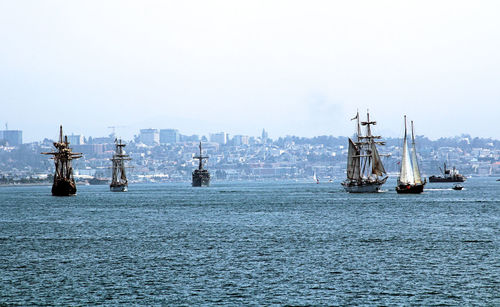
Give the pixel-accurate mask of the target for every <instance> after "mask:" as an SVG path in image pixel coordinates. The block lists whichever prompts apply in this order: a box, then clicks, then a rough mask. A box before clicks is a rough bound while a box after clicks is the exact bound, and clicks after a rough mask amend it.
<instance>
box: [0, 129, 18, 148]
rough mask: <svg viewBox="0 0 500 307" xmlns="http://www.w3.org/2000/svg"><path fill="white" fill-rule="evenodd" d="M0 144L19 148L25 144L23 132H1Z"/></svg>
mask: <svg viewBox="0 0 500 307" xmlns="http://www.w3.org/2000/svg"><path fill="white" fill-rule="evenodd" d="M0 142H1V143H6V144H7V145H9V146H18V145H22V144H23V132H22V131H21V130H3V131H0Z"/></svg>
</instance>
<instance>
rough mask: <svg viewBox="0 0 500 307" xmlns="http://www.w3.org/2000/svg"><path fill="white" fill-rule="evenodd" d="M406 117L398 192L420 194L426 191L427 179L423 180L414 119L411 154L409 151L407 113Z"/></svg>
mask: <svg viewBox="0 0 500 307" xmlns="http://www.w3.org/2000/svg"><path fill="white" fill-rule="evenodd" d="M404 119H405V135H404V139H403V156H402V159H401V170H400V174H399V178H398V185H397V186H396V192H398V193H402V194H403V193H406V194H418V193H422V192H423V191H424V185H425V184H426V181H425V180H424V181H422V177H421V175H420V169H419V167H418V161H417V150H416V148H415V134H414V130H413V121H412V122H411V139H412V142H411V144H412V146H411V154H410V152H409V151H408V139H407V132H406V115H405V117H404Z"/></svg>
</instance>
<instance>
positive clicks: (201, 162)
mask: <svg viewBox="0 0 500 307" xmlns="http://www.w3.org/2000/svg"><path fill="white" fill-rule="evenodd" d="M199 148H200V155H199V156H195V157H193V158H194V159H198V160H199V163H198V169H199V170H202V169H203V159H208V156H205V157H204V156H203V155H202V153H201V142H200V146H199Z"/></svg>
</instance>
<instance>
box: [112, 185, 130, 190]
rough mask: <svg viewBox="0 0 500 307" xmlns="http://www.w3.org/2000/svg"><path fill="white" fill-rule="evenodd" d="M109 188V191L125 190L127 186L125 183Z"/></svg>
mask: <svg viewBox="0 0 500 307" xmlns="http://www.w3.org/2000/svg"><path fill="white" fill-rule="evenodd" d="M109 190H110V191H111V192H127V191H128V187H127V185H117V186H110V187H109Z"/></svg>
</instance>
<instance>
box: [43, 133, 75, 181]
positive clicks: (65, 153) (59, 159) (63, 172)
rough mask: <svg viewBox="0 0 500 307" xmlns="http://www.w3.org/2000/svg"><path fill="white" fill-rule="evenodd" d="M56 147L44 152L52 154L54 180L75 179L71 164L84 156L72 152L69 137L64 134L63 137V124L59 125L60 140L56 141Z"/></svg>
mask: <svg viewBox="0 0 500 307" xmlns="http://www.w3.org/2000/svg"><path fill="white" fill-rule="evenodd" d="M54 147H55V148H56V149H57V151H53V152H42V154H43V155H52V156H53V157H52V159H54V164H55V168H56V170H55V174H54V182H57V181H58V180H61V179H66V180H70V181H73V167H72V166H71V161H72V160H73V159H78V158H81V157H82V154H81V153H77V152H71V148H69V142H68V137H67V136H64V139H63V129H62V125H61V126H60V127H59V140H58V141H57V142H54Z"/></svg>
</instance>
